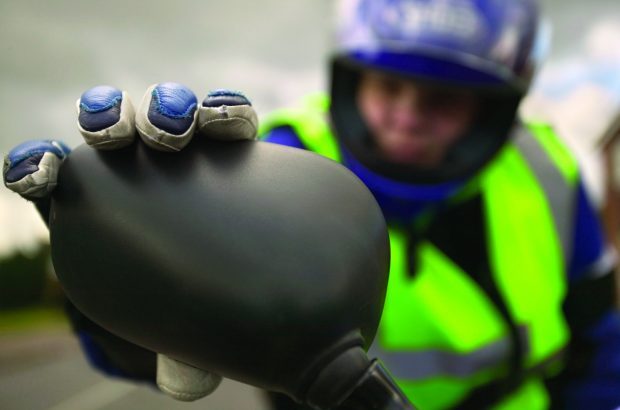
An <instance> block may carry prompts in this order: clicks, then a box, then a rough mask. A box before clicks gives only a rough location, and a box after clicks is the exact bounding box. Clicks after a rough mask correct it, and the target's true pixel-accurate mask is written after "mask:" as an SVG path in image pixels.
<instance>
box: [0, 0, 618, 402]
mask: <svg viewBox="0 0 620 410" xmlns="http://www.w3.org/2000/svg"><path fill="white" fill-rule="evenodd" d="M332 4H333V1H332V0H291V1H286V2H284V1H276V0H262V1H260V2H250V1H247V0H245V1H241V0H228V1H226V2H214V1H208V0H207V1H198V0H178V1H175V2H164V1H151V2H130V1H127V0H125V1H119V0H108V1H106V2H94V1H75V0H56V1H53V2H50V1H28V0H20V1H17V0H2V1H1V2H0V55H1V57H0V153H1V154H2V155H5V154H6V153H7V152H8V151H9V150H10V149H11V148H12V147H13V146H15V145H16V144H18V143H20V142H22V141H24V140H27V139H37V138H56V139H62V140H64V141H65V142H66V143H68V144H69V145H70V146H72V147H75V146H77V145H79V144H80V143H81V137H80V136H79V134H78V132H77V130H76V126H75V119H76V113H75V102H76V100H77V99H78V98H79V96H80V94H81V93H82V92H83V91H85V90H86V89H88V88H90V87H92V86H94V85H99V84H109V85H113V86H116V87H119V88H122V89H125V90H126V91H128V92H129V94H130V95H131V96H132V97H133V100H134V102H138V101H139V99H140V98H141V97H142V94H143V92H144V90H145V89H146V88H147V87H148V86H149V85H150V84H153V83H156V82H163V81H176V82H181V83H184V84H186V85H187V86H189V87H190V88H192V89H193V90H194V91H195V92H196V94H197V96H198V98H199V99H202V98H203V97H204V96H205V95H206V92H207V91H208V90H209V89H213V88H220V87H225V88H232V89H237V90H241V91H244V92H245V93H246V94H247V95H248V96H249V97H250V99H251V100H252V102H253V104H254V106H255V108H256V109H257V111H258V113H259V116H261V115H264V114H266V113H267V112H269V111H270V110H272V109H274V108H277V107H280V106H284V105H288V104H292V103H294V102H295V101H296V100H297V99H298V98H300V97H302V96H303V95H304V94H306V93H308V92H311V91H316V90H322V89H325V86H326V71H325V58H326V56H327V54H328V52H329V47H330V42H329V40H330V33H331V27H332V17H331V16H332V14H331V8H332ZM542 4H543V7H544V10H545V13H546V15H547V17H548V20H549V22H550V24H551V26H552V28H553V35H552V38H551V43H550V50H549V53H548V55H547V58H546V63H545V65H544V67H543V69H542V70H541V72H540V74H539V76H538V79H537V81H536V82H535V85H534V88H533V90H532V92H531V95H530V96H529V97H528V99H527V100H526V101H525V103H524V104H523V107H522V114H523V116H525V117H529V118H536V119H541V120H546V121H550V122H551V123H553V124H554V125H555V126H556V127H557V128H558V130H559V132H560V134H561V135H562V136H564V137H565V138H566V140H567V142H568V144H569V145H570V146H571V147H572V148H573V149H574V150H575V151H576V153H577V155H578V157H579V159H580V161H581V164H582V168H583V171H584V175H585V178H586V182H587V184H588V185H587V186H588V189H589V190H590V191H591V194H592V196H593V197H594V199H595V200H596V202H597V204H598V205H599V206H600V208H601V211H602V212H604V213H605V215H606V216H607V219H606V220H607V221H608V222H607V223H608V226H609V227H610V230H611V232H614V238H615V232H616V228H617V224H616V222H615V221H616V220H617V219H616V218H617V216H616V213H615V208H614V207H613V206H610V204H612V205H613V202H612V201H610V199H614V198H615V196H616V189H615V185H614V183H613V180H612V179H610V178H606V175H612V176H613V175H614V172H615V173H616V174H619V173H620V172H618V171H620V165H618V166H614V162H613V159H614V157H615V156H618V155H617V154H615V152H616V150H617V148H615V145H614V141H615V140H614V138H613V137H614V136H615V135H616V133H617V132H616V131H617V129H618V128H620V127H619V126H620V121H618V115H619V114H620V4H619V3H618V1H617V0H590V1H588V2H583V1H578V0H543V3H542ZM612 124H616V126H615V127H614V126H612ZM617 145H620V144H617ZM619 157H620V156H619ZM616 180H620V175H619V176H616ZM61 305H62V292H61V290H60V288H59V286H58V284H57V283H56V281H55V279H54V273H53V268H52V266H51V262H50V259H49V246H48V239H47V231H46V229H45V226H44V224H43V223H42V221H41V220H40V217H39V216H38V214H37V213H36V212H35V210H34V208H33V207H32V206H31V205H30V204H28V203H26V202H25V201H23V200H21V199H20V198H19V197H18V196H17V195H15V194H12V193H11V192H9V191H8V190H6V189H4V187H2V188H1V189H0V408H1V409H29V410H33V409H55V410H58V409H64V410H67V409H81V410H84V409H142V408H149V409H159V408H161V409H164V408H166V409H173V408H176V407H177V406H178V407H179V408H185V409H191V408H212V409H218V410H222V409H240V408H243V409H259V410H260V409H263V408H265V407H264V403H263V401H262V396H260V395H259V394H258V392H256V391H255V390H253V389H252V388H250V387H248V386H243V385H240V384H237V383H233V382H226V383H225V384H224V386H223V387H222V388H221V389H220V390H218V391H217V392H216V393H215V395H214V396H212V397H210V398H207V399H204V400H202V401H199V402H198V403H194V404H190V405H187V404H176V403H174V402H173V401H172V400H171V399H168V398H167V397H162V396H161V395H159V394H157V393H156V392H154V391H153V390H152V389H150V388H147V387H142V386H135V385H131V384H127V383H123V382H118V381H113V380H109V379H105V378H103V377H101V376H99V375H98V374H96V373H95V372H94V371H92V370H91V369H90V368H89V366H88V364H87V363H86V362H85V360H84V358H83V357H82V355H81V352H80V350H79V348H78V346H77V344H76V342H75V340H74V338H73V337H72V336H71V333H70V329H69V327H68V325H67V323H66V321H65V319H64V315H63V313H62V306H61Z"/></svg>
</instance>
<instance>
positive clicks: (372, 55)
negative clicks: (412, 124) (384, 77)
mask: <svg viewBox="0 0 620 410" xmlns="http://www.w3.org/2000/svg"><path fill="white" fill-rule="evenodd" d="M538 27H539V8H538V5H537V3H536V1H535V0H510V1H506V0H342V1H341V2H340V3H339V8H338V27H337V32H336V50H335V52H334V54H333V56H332V60H331V97H332V105H331V108H330V110H331V116H332V122H333V127H334V130H335V132H336V135H337V136H338V138H339V140H340V142H341V146H342V147H343V150H344V151H345V152H346V154H347V155H346V157H348V158H349V159H350V161H354V162H355V165H354V166H355V168H356V169H358V170H363V169H366V171H367V173H368V174H369V175H370V176H372V175H371V174H375V175H378V176H379V177H381V178H388V179H390V180H393V181H396V182H398V183H400V184H402V183H409V184H415V185H416V186H417V188H416V189H419V187H420V185H426V186H427V187H428V188H429V189H434V188H433V186H434V187H439V186H446V184H447V186H450V187H451V189H450V191H454V189H453V186H454V184H453V182H455V181H459V180H465V179H467V178H468V177H470V176H471V175H473V174H474V173H475V172H476V171H478V170H479V169H480V168H482V167H483V166H484V165H485V164H486V163H487V162H488V161H489V160H490V159H491V158H492V157H493V156H494V155H495V154H496V153H497V152H498V151H499V150H500V148H501V147H502V146H503V145H504V144H505V143H506V141H507V139H508V138H509V135H510V131H511V129H512V128H513V126H514V124H515V121H516V113H517V109H518V106H519V103H520V101H521V99H522V97H523V96H524V95H525V93H526V92H527V90H528V88H529V86H530V83H531V81H532V77H533V74H534V72H535V69H536V67H537V65H538V63H539V60H540V55H541V52H540V50H541V47H540V42H537V40H539V39H540V37H539V36H538ZM367 69H372V70H380V71H384V72H387V73H391V74H394V75H397V76H401V77H405V78H411V79H412V80H413V81H417V82H425V83H428V84H435V85H437V86H447V87H462V88H467V89H472V90H474V91H475V92H476V93H477V94H478V95H479V97H480V99H481V103H482V109H481V110H480V114H479V115H478V118H477V120H476V121H475V124H474V125H473V126H472V128H471V129H470V130H469V131H468V133H467V134H468V135H466V136H463V138H461V139H459V142H458V143H457V144H456V145H455V146H454V147H453V148H452V149H451V151H450V152H449V153H448V156H447V157H446V159H445V160H444V163H443V164H442V165H441V166H440V167H438V168H437V169H433V170H428V169H426V170H425V169H419V168H416V167H415V166H409V165H401V164H390V163H386V162H385V160H382V159H381V158H379V156H378V155H377V154H376V153H375V150H373V149H372V135H370V133H369V130H368V129H367V127H366V126H365V124H364V121H363V119H362V118H361V116H360V113H359V111H358V109H357V106H356V101H355V95H356V91H357V86H358V83H359V78H360V72H361V71H362V70H367ZM360 172H362V171H360ZM369 175H366V177H370V176H369ZM432 196H436V195H435V194H433V195H432Z"/></svg>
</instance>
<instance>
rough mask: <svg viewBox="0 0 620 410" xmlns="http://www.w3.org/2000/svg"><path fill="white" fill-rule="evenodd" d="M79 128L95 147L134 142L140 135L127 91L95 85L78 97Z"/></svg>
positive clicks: (120, 145) (105, 148)
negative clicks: (136, 129)
mask: <svg viewBox="0 0 620 410" xmlns="http://www.w3.org/2000/svg"><path fill="white" fill-rule="evenodd" d="M77 109H78V129H79V131H80V134H82V137H84V140H85V141H86V143H87V144H88V145H90V146H92V147H93V148H97V149H101V150H112V149H118V148H122V147H125V146H127V145H129V144H131V143H132V142H133V141H134V139H135V135H136V131H135V125H134V118H135V110H134V107H133V104H132V102H131V98H130V97H129V95H128V94H127V93H126V92H125V91H121V90H119V89H117V88H114V87H110V86H107V85H102V86H97V87H93V88H91V89H89V90H87V91H85V92H84V94H82V96H81V97H80V99H79V100H78V101H77Z"/></svg>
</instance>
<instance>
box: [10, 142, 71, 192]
mask: <svg viewBox="0 0 620 410" xmlns="http://www.w3.org/2000/svg"><path fill="white" fill-rule="evenodd" d="M70 151H71V150H70V149H69V147H67V146H66V145H65V144H64V143H62V142H60V141H53V140H41V141H26V142H24V143H22V144H20V145H18V146H17V147H15V148H14V149H12V150H11V152H9V153H8V154H7V155H6V156H5V157H4V166H3V173H2V174H3V177H4V185H5V186H6V187H7V188H9V189H10V190H11V191H13V192H16V193H18V194H19V195H21V196H22V197H24V198H26V199H31V200H33V199H38V198H43V197H46V196H48V195H49V194H50V193H51V192H52V191H53V190H54V188H55V187H56V181H57V177H58V170H59V169H60V165H61V164H62V162H63V161H64V160H65V158H66V157H67V155H68V154H69V152H70Z"/></svg>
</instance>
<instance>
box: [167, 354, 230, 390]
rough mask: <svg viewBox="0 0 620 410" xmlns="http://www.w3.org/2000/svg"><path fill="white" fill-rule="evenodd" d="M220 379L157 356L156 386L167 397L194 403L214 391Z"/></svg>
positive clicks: (212, 374)
mask: <svg viewBox="0 0 620 410" xmlns="http://www.w3.org/2000/svg"><path fill="white" fill-rule="evenodd" d="M221 381H222V377H221V376H219V375H217V374H214V373H211V372H207V371H206V370H202V369H198V368H196V367H193V366H190V365H188V364H185V363H182V362H179V361H177V360H174V359H172V358H170V357H168V356H166V355H163V354H158V355H157V386H158V387H159V389H160V390H161V391H163V392H164V393H166V394H167V395H169V396H171V397H173V398H175V399H177V400H181V401H194V400H198V399H200V398H203V397H205V396H207V395H209V394H211V393H213V392H214V391H215V389H216V388H217V387H218V386H219V385H220V383H221Z"/></svg>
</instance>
